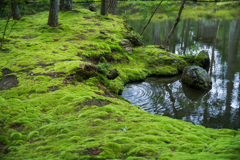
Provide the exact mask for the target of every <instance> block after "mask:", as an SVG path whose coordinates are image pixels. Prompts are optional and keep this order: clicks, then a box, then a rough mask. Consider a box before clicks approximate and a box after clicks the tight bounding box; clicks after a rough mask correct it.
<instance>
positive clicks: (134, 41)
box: [127, 34, 144, 46]
mask: <svg viewBox="0 0 240 160" xmlns="http://www.w3.org/2000/svg"><path fill="white" fill-rule="evenodd" d="M127 39H129V40H130V41H131V43H132V44H133V45H134V46H143V45H144V44H143V42H142V41H141V39H140V38H138V36H137V35H136V34H133V35H132V36H131V37H128V38H127Z"/></svg>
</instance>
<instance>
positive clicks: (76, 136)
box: [0, 10, 240, 159]
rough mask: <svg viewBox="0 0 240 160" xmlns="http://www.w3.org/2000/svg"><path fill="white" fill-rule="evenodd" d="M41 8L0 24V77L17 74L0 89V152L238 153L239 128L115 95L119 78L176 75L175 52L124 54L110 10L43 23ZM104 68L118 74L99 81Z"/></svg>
mask: <svg viewBox="0 0 240 160" xmlns="http://www.w3.org/2000/svg"><path fill="white" fill-rule="evenodd" d="M47 14H48V13H47V12H42V13H39V14H36V15H31V16H26V17H24V18H22V20H20V21H18V22H17V23H16V25H15V26H14V28H13V30H12V31H11V30H10V28H9V30H8V31H7V32H8V33H10V31H11V34H9V36H8V37H7V41H6V42H5V44H4V51H2V52H0V57H1V59H0V68H1V70H2V71H3V70H6V68H7V69H8V70H10V71H11V73H10V72H9V73H8V74H6V75H5V74H3V73H2V72H0V73H1V77H4V76H10V75H15V76H17V80H18V82H19V83H18V86H17V87H13V88H11V89H10V90H3V91H0V126H1V131H0V134H1V136H0V159H16V158H18V159H206V158H208V159H214V158H215V159H237V158H238V156H239V153H240V151H239V146H240V134H239V132H237V131H233V130H228V129H220V130H216V129H209V128H205V127H203V126H197V125H193V124H191V123H187V122H184V121H181V120H175V119H171V118H168V117H164V116H158V115H152V114H149V113H148V112H146V111H143V110H142V109H140V108H139V107H136V106H132V105H131V104H129V103H128V102H126V101H124V100H121V99H119V98H118V97H117V95H116V94H117V93H118V92H119V91H121V89H123V86H124V84H125V83H127V82H130V81H136V80H141V79H144V78H145V77H146V76H149V75H174V74H177V73H178V72H179V71H181V70H182V69H183V67H184V66H186V65H188V64H187V62H186V59H185V58H184V57H182V56H177V55H173V54H171V53H166V52H165V51H164V50H161V49H158V48H154V47H153V46H148V47H137V48H134V49H133V54H132V55H130V54H129V53H127V52H126V51H124V50H123V49H122V48H121V47H120V45H119V42H120V41H121V39H123V38H125V37H126V36H127V35H129V34H128V33H131V31H130V30H129V27H128V26H127V25H126V24H125V23H124V22H123V20H121V19H117V18H115V17H111V16H109V17H103V16H100V15H98V14H95V13H92V12H89V11H87V10H78V12H65V13H60V15H59V17H60V24H61V25H60V26H59V27H58V28H49V27H48V26H47V25H46V22H47ZM10 24H11V25H12V24H14V22H13V21H12V22H11V23H10ZM0 27H1V28H3V27H4V23H1V26H0ZM100 31H103V32H104V34H102V33H103V32H100ZM86 65H90V66H97V67H98V69H99V70H100V71H98V72H96V71H86V70H85V69H84V68H85V66H86ZM112 69H117V70H118V71H119V73H120V76H119V77H118V78H116V79H114V80H108V79H107V78H106V74H107V73H108V72H109V71H110V70H112ZM114 93H115V94H114Z"/></svg>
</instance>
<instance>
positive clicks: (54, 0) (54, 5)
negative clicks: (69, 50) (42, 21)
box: [48, 0, 58, 27]
mask: <svg viewBox="0 0 240 160" xmlns="http://www.w3.org/2000/svg"><path fill="white" fill-rule="evenodd" d="M48 25H49V26H51V27H57V26H58V0H51V1H50V10H49V17H48Z"/></svg>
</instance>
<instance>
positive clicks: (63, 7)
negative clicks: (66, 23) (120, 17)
mask: <svg viewBox="0 0 240 160" xmlns="http://www.w3.org/2000/svg"><path fill="white" fill-rule="evenodd" d="M64 1H65V0H60V6H59V8H60V10H64V9H65V5H64Z"/></svg>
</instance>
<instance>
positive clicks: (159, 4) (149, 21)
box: [140, 0, 163, 36]
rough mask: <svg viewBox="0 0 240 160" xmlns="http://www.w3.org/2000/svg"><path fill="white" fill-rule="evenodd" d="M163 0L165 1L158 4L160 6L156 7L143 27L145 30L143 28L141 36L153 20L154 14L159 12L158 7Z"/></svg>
mask: <svg viewBox="0 0 240 160" xmlns="http://www.w3.org/2000/svg"><path fill="white" fill-rule="evenodd" d="M162 1H163V0H161V2H160V3H159V4H158V6H157V7H156V9H155V10H154V12H153V14H152V15H151V17H150V18H149V20H148V22H147V24H146V25H145V26H144V27H143V30H142V32H141V33H140V36H141V35H142V34H143V32H144V31H145V29H146V28H147V26H148V25H149V23H150V22H151V20H152V17H153V15H154V14H155V13H156V12H157V9H158V7H159V6H160V5H161V3H162Z"/></svg>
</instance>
